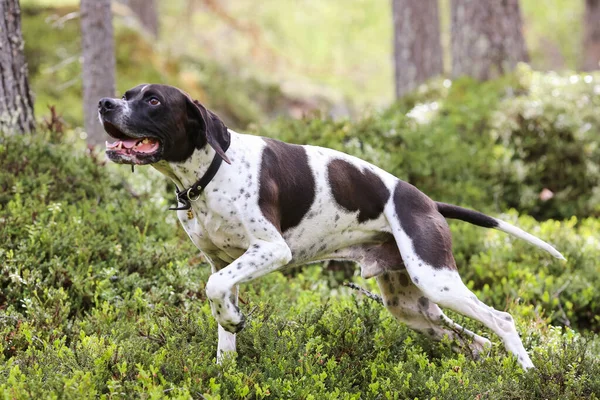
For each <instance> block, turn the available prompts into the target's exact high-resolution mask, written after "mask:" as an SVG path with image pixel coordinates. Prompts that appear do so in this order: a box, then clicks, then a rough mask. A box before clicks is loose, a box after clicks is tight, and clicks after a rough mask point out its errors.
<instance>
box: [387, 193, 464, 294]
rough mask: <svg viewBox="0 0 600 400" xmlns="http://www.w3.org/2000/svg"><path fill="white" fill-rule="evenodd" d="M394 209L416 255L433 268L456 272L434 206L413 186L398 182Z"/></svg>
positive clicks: (447, 237)
mask: <svg viewBox="0 0 600 400" xmlns="http://www.w3.org/2000/svg"><path fill="white" fill-rule="evenodd" d="M394 205H395V207H396V214H397V215H398V219H399V221H400V225H401V226H402V229H403V230H404V231H405V232H406V234H407V235H408V236H409V237H410V238H411V240H412V243H413V246H414V249H415V252H416V253H417V255H418V256H419V257H420V258H421V259H422V260H423V261H425V262H426V263H428V264H429V265H431V266H432V267H433V268H450V269H456V263H455V261H454V256H453V255H452V237H451V235H450V228H449V227H448V223H447V222H446V219H444V217H443V216H442V214H440V213H439V212H438V210H437V206H436V204H435V202H434V201H433V200H431V199H430V198H429V197H427V196H426V195H425V194H424V193H422V192H421V191H420V190H419V189H417V188H416V187H414V186H413V185H411V184H409V183H406V182H403V181H399V182H398V185H396V189H395V190H394ZM415 283H416V282H415Z"/></svg>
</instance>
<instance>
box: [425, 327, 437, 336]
mask: <svg viewBox="0 0 600 400" xmlns="http://www.w3.org/2000/svg"><path fill="white" fill-rule="evenodd" d="M427 333H428V334H429V336H435V331H434V330H433V328H429V329H427Z"/></svg>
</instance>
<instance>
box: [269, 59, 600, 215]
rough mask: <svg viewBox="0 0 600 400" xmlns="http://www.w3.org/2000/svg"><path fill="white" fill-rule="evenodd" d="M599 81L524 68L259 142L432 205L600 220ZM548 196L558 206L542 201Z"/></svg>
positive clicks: (286, 126)
mask: <svg viewBox="0 0 600 400" xmlns="http://www.w3.org/2000/svg"><path fill="white" fill-rule="evenodd" d="M599 93H600V75H598V74H595V75H572V76H559V75H557V74H554V73H540V72H534V71H531V70H529V69H528V68H527V67H525V66H522V67H521V68H520V69H519V71H517V73H516V74H514V75H512V76H507V77H504V78H502V79H499V80H495V81H489V82H484V83H477V82H474V81H472V80H470V79H466V78H465V79H459V80H456V81H454V82H450V81H447V80H446V81H442V80H440V81H433V82H431V83H430V84H429V85H428V86H424V87H423V88H421V89H420V90H419V91H418V92H416V93H414V94H413V95H411V96H409V97H407V98H406V99H403V100H402V101H401V102H400V103H398V104H396V105H395V106H393V107H391V108H389V109H387V110H385V111H382V112H379V113H372V114H371V115H367V116H365V117H364V118H363V119H362V120H360V121H358V122H356V123H352V122H349V121H332V120H330V119H327V118H321V119H319V118H318V119H307V120H302V121H291V120H280V121H278V122H277V123H274V124H270V125H268V126H263V127H261V128H260V129H259V130H258V133H259V134H262V135H266V136H273V137H280V138H283V139H284V140H287V141H291V142H295V143H310V144H314V145H322V146H326V147H332V148H335V149H338V150H342V151H344V152H347V153H350V154H353V155H356V156H358V157H361V158H363V159H366V160H368V161H370V162H373V163H374V164H376V165H378V166H380V167H381V168H383V169H385V170H387V171H389V172H391V173H393V174H394V175H396V176H398V177H400V178H401V179H404V180H406V181H408V182H410V183H412V184H414V185H415V186H417V187H418V188H420V189H421V190H422V191H424V192H425V193H427V194H428V195H429V196H430V197H432V198H434V199H436V200H439V201H445V202H450V203H455V204H460V205H463V206H470V207H474V208H477V209H480V210H483V211H486V210H487V211H492V212H498V211H499V210H505V209H508V208H510V207H514V208H516V209H518V210H519V211H521V212H526V213H528V214H530V215H533V216H534V217H536V218H538V219H546V218H558V219H562V218H568V217H569V216H571V215H576V216H579V217H586V216H596V215H599V214H600V168H599V167H598V165H600V149H599V147H598V143H597V138H598V135H599V132H600V115H599V114H598V112H597V110H598V106H599V105H600V100H599V99H600V97H599V96H598V94H599ZM544 189H548V190H550V191H552V192H553V193H554V197H553V198H552V199H549V200H547V199H546V200H544V199H543V198H541V197H540V194H541V192H542V191H543V190H544Z"/></svg>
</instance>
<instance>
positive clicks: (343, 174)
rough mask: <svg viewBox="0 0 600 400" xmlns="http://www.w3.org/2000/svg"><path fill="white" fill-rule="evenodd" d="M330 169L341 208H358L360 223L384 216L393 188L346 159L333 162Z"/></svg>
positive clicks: (329, 176)
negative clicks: (384, 209)
mask: <svg viewBox="0 0 600 400" xmlns="http://www.w3.org/2000/svg"><path fill="white" fill-rule="evenodd" d="M327 172H328V179H329V184H330V185H331V192H332V193H333V198H334V199H335V201H336V202H337V203H338V204H339V205H340V206H341V207H342V208H345V209H346V210H348V211H358V222H365V221H367V220H370V219H376V218H377V217H379V216H380V215H381V213H382V212H383V208H384V207H385V203H386V202H387V200H388V198H389V197H390V191H389V190H388V188H387V187H386V186H385V184H384V183H383V181H382V180H381V178H379V176H377V175H375V174H374V173H373V172H371V171H369V170H368V169H364V170H363V171H361V170H359V169H358V168H357V167H356V166H354V165H352V164H350V163H349V162H347V161H344V160H333V161H331V162H330V163H329V165H327Z"/></svg>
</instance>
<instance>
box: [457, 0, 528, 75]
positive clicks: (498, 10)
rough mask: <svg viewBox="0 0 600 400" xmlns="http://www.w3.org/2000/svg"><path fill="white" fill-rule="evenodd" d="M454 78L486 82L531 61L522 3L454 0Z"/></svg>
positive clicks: (492, 0)
mask: <svg viewBox="0 0 600 400" xmlns="http://www.w3.org/2000/svg"><path fill="white" fill-rule="evenodd" d="M451 14H452V27H451V36H452V37H451V47H452V75H453V76H454V77H458V76H462V75H470V76H472V77H474V78H476V79H481V80H486V79H491V78H494V77H496V76H499V75H502V74H504V73H506V72H509V71H511V70H513V69H514V68H515V66H516V65H517V63H518V62H520V61H528V60H529V55H528V53H527V46H526V45H525V39H524V38H523V21H522V19H521V10H520V7H519V0H452V3H451Z"/></svg>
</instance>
